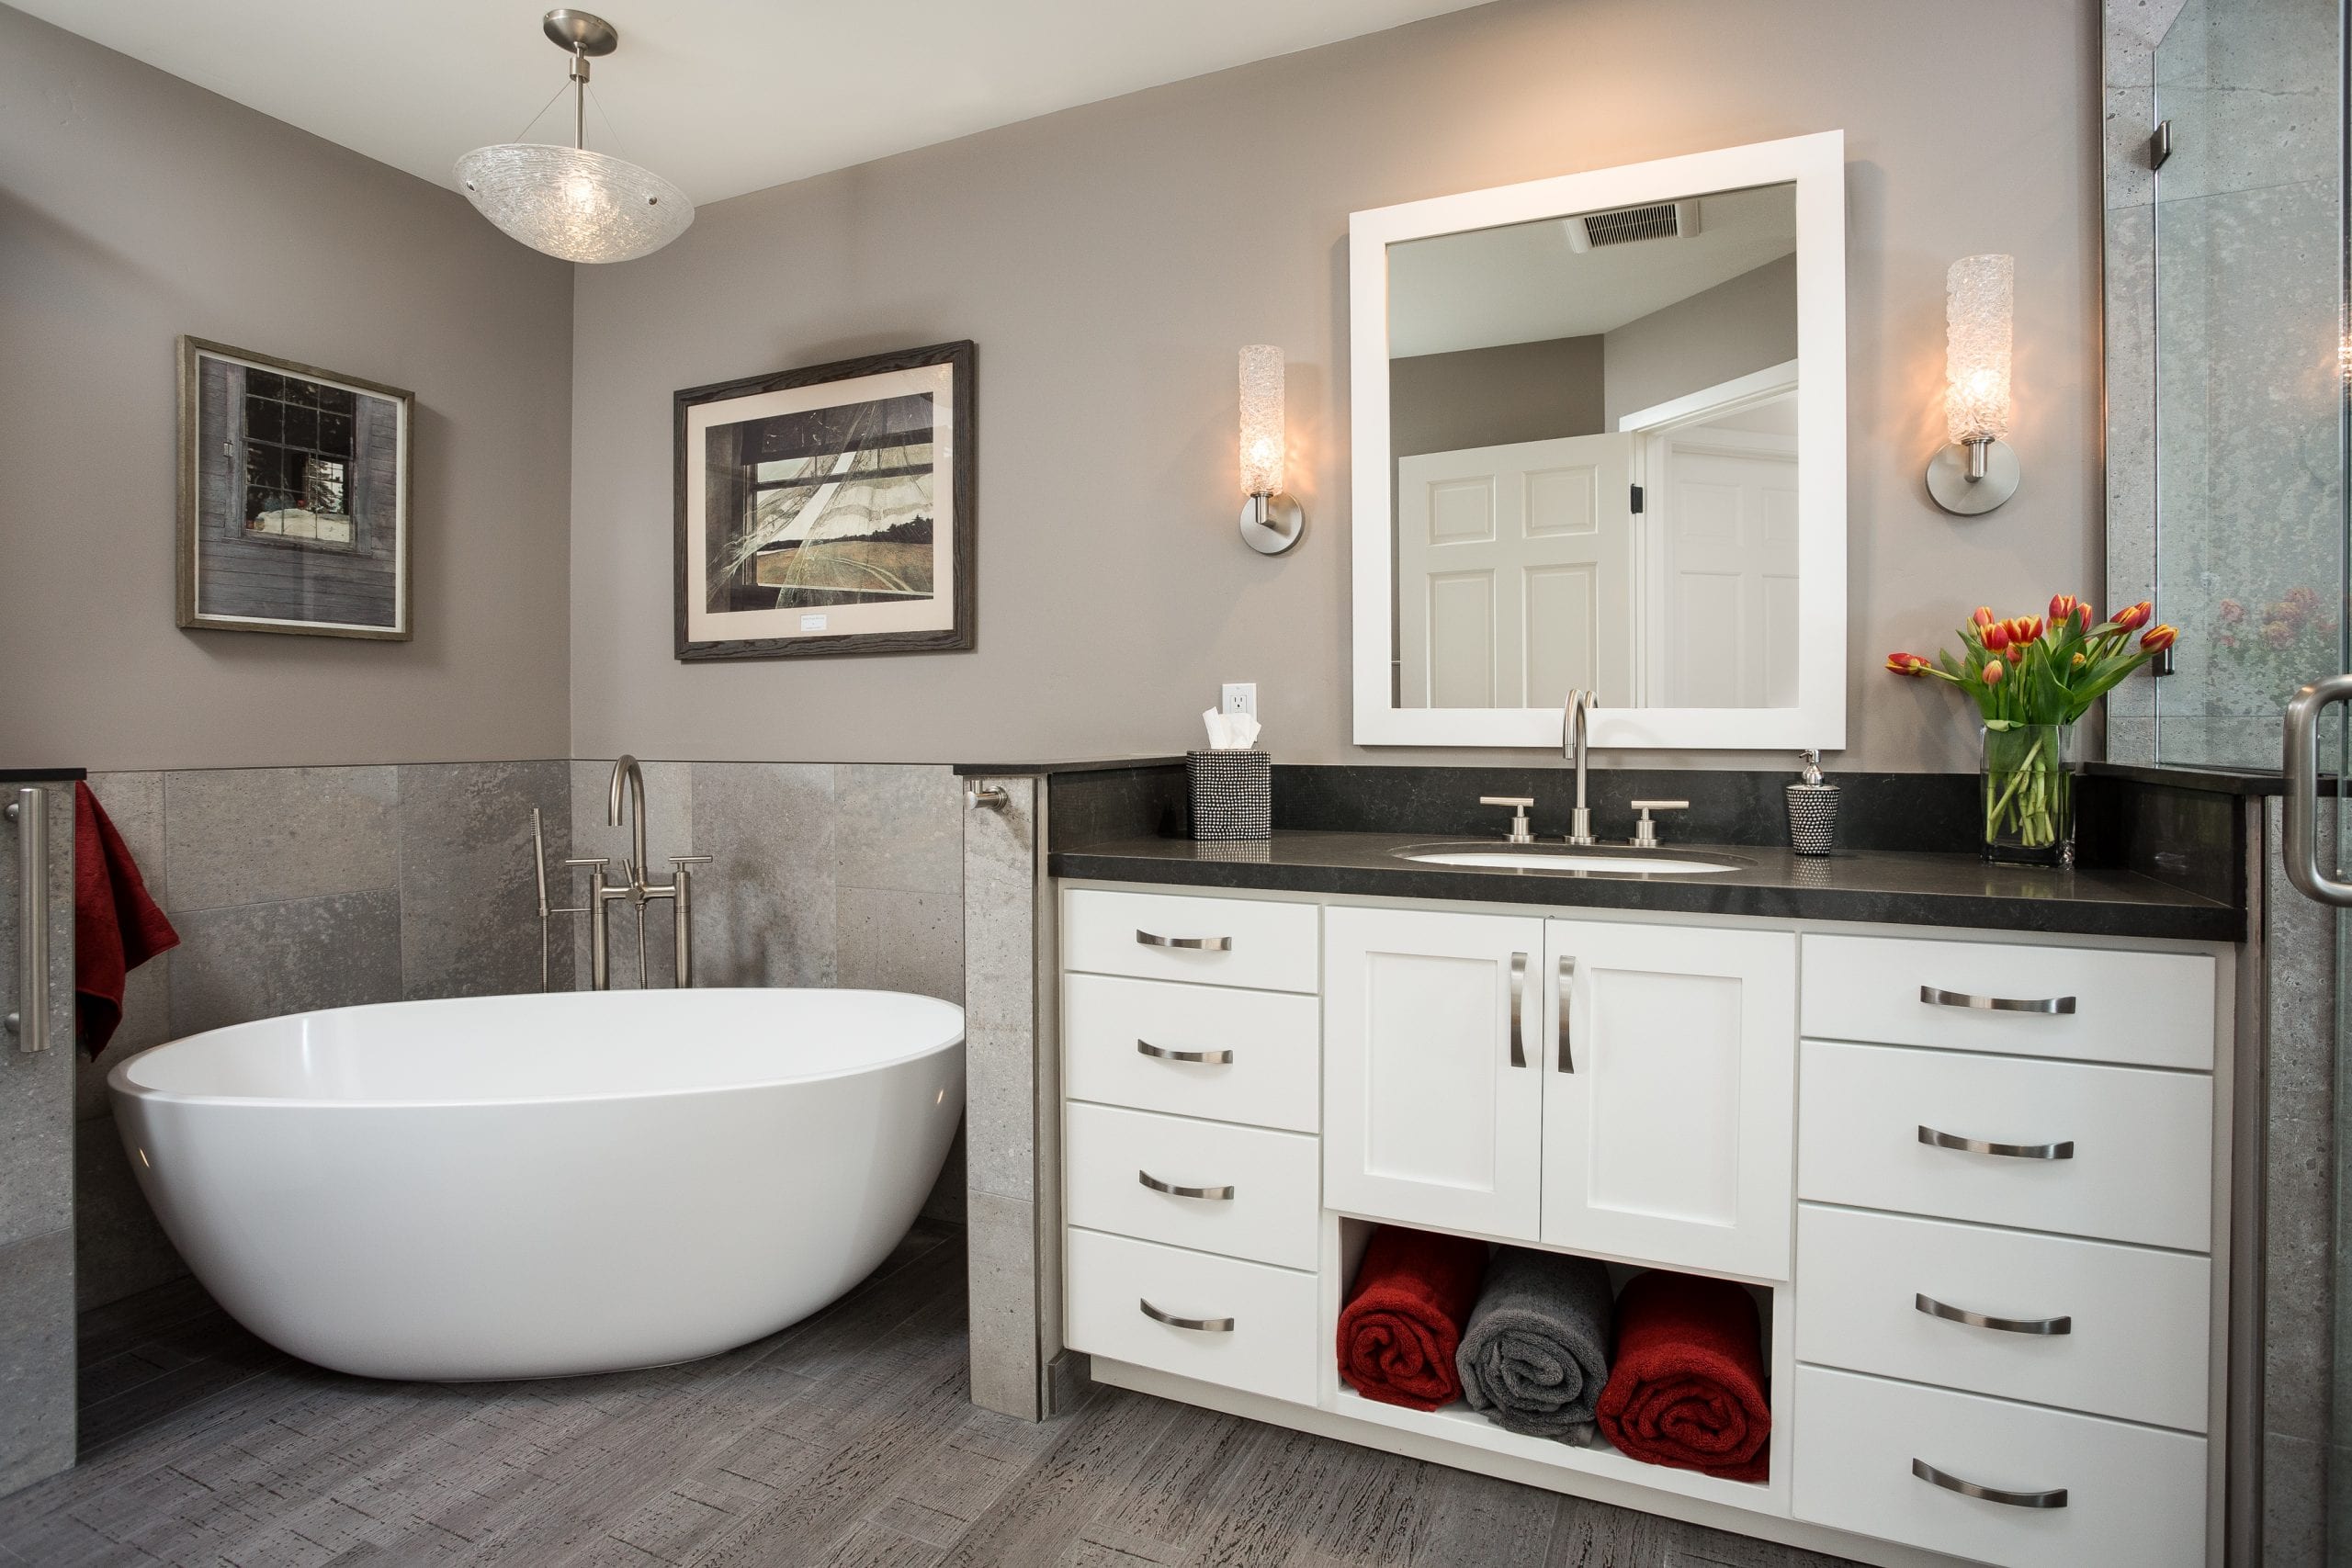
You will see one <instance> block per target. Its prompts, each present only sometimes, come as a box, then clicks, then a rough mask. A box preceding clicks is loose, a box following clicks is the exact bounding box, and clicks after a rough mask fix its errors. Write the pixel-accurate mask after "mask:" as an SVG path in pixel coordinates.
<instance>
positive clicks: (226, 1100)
mask: <svg viewBox="0 0 2352 1568" xmlns="http://www.w3.org/2000/svg"><path fill="white" fill-rule="evenodd" d="M665 988H666V987H650V989H652V990H654V991H657V992H658V991H661V990H663V989H665ZM692 989H694V990H697V991H704V992H711V993H721V994H729V995H741V996H763V995H775V994H779V993H781V994H786V995H791V994H797V993H809V994H821V995H826V996H842V997H857V996H871V997H907V998H913V999H915V1000H918V1001H921V1002H925V1003H930V1004H933V1005H935V1006H937V1007H941V1008H944V1009H946V1010H948V1012H949V1013H951V1014H952V1015H953V1028H952V1029H950V1030H949V1031H948V1032H947V1037H946V1038H944V1039H935V1040H933V1039H929V1038H928V1036H926V1039H927V1042H928V1043H923V1044H920V1045H918V1046H915V1047H913V1048H911V1049H909V1050H906V1051H902V1052H899V1053H897V1054H895V1055H888V1056H885V1057H882V1058H880V1059H877V1060H875V1061H870V1062H860V1063H858V1064H856V1065H855V1066H848V1067H841V1068H836V1069H834V1070H831V1071H829V1072H807V1073H796V1074H792V1075H789V1076H785V1077H759V1078H751V1079H746V1080H742V1081H739V1082H734V1083H722V1084H688V1085H682V1086H679V1087H677V1088H674V1089H615V1090H605V1091H598V1092H586V1093H579V1094H534V1095H531V1096H528V1097H523V1096H516V1095H492V1096H475V1097H469V1098H465V1099H436V1100H415V1099H401V1100H320V1099H313V1098H309V1097H298V1096H291V1095H254V1094H192V1093H187V1092H184V1091H181V1090H177V1089H154V1088H151V1087H150V1086H148V1085H145V1084H141V1083H136V1082H133V1081H132V1080H131V1078H130V1069H131V1068H132V1067H133V1066H135V1065H136V1064H138V1063H140V1062H142V1061H144V1060H145V1059H146V1058H148V1057H149V1056H152V1055H154V1054H155V1053H157V1052H159V1051H169V1050H171V1049H173V1048H175V1047H176V1046H181V1045H193V1044H196V1043H199V1042H202V1041H206V1040H209V1039H212V1038H213V1037H214V1036H216V1035H221V1034H226V1033H229V1032H232V1031H233V1030H239V1029H251V1028H253V1027H254V1025H255V1024H261V1023H275V1022H279V1021H284V1020H287V1019H296V1018H311V1017H316V1016H320V1015H323V1014H328V1013H342V1012H361V1011H376V1010H387V1009H391V1008H400V1009H403V1010H408V1009H414V1010H418V1011H424V1010H430V1009H435V1008H442V1007H449V1006H455V1005H459V1004H465V1003H474V1004H479V1003H481V1002H487V1001H504V1000H509V999H512V998H527V997H538V996H566V997H576V996H595V995H597V994H599V993H596V992H594V991H585V992H582V991H549V992H540V991H518V992H509V993H506V994H505V995H503V996H498V997H418V998H403V999H401V1000H397V1001H389V1002H355V1003H351V1004H349V1005H347V1006H345V1007H337V1008H306V1009H304V1010H302V1011H300V1012H286V1013H276V1014H273V1015H271V1016H270V1017H268V1018H257V1019H246V1020H243V1021H240V1022H237V1023H227V1024H222V1025H220V1027H219V1028H217V1029H206V1030H200V1031H198V1032H196V1033H194V1034H184V1035H181V1036H179V1037H178V1038H177V1039H175V1040H166V1041H163V1042H161V1043H157V1044H153V1045H150V1046H148V1047H146V1048H145V1049H144V1050H141V1051H135V1052H133V1053H131V1054H130V1055H128V1056H125V1057H124V1058H123V1059H122V1060H120V1061H119V1062H117V1063H115V1064H114V1066H111V1067H109V1068H107V1077H106V1087H107V1094H108V1095H109V1096H115V1095H119V1096H122V1097H123V1098H125V1099H130V1100H142V1101H146V1102H149V1103H152V1104H161V1105H203V1106H224V1107H225V1106H260V1107H269V1108H273V1109H278V1110H286V1111H467V1110H519V1109H523V1108H526V1107H530V1106H539V1105H583V1104H605V1103H611V1102H614V1101H620V1100H681V1099H691V1098H694V1097H697V1096H703V1095H714V1094H741V1093H744V1092H746V1091H749V1090H752V1089H789V1088H792V1087H795V1086H797V1085H801V1084H818V1083H830V1082H832V1081H834V1080H835V1079H839V1078H850V1077H863V1076H864V1075H865V1074H868V1073H877V1072H885V1071H888V1070H889V1069H890V1068H893V1067H901V1066H908V1065H909V1064H910V1063H914V1062H920V1061H922V1060H923V1059H924V1058H926V1057H929V1056H935V1055H943V1054H944V1053H945V1052H947V1051H950V1050H957V1049H961V1048H962V1046H963V1045H964V1043H965V1033H966V1027H965V1010H964V1009H963V1007H962V1006H961V1005H960V1004H958V1003H956V1002H951V1001H948V1000H945V999H944V998H939V997H929V996H924V995H922V993H921V992H918V991H888V990H881V989H877V988H876V987H868V986H848V987H833V986H696V987H692ZM621 994H624V995H628V994H634V993H633V992H625V993H621Z"/></svg>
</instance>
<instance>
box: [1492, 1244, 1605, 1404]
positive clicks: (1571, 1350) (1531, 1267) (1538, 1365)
mask: <svg viewBox="0 0 2352 1568" xmlns="http://www.w3.org/2000/svg"><path fill="white" fill-rule="evenodd" d="M1615 1317H1616V1299H1615V1297H1614V1295H1613V1294H1612V1293H1611V1291H1610V1289H1609V1270H1608V1269H1607V1268H1605V1267H1604V1266H1603V1265H1601V1264H1600V1263H1599V1262H1597V1261H1595V1260H1594V1259H1592V1258H1574V1257H1570V1256H1568V1255H1567V1254H1566V1253H1559V1252H1531V1251H1529V1250H1527V1249H1526V1248H1524V1247H1504V1248H1502V1249H1501V1250H1499V1251H1498V1252H1497V1253H1496V1254H1495V1256H1494V1259H1493V1261H1492V1262H1490V1263H1488V1264H1487V1288H1486V1289H1485V1291H1483V1292H1480V1294H1479V1297H1478V1304H1477V1305H1476V1306H1475V1307H1473V1308H1471V1309H1470V1321H1469V1323H1468V1324H1467V1325H1465V1326H1464V1328H1463V1330H1462V1346H1461V1348H1460V1349H1458V1350H1456V1351H1455V1352H1454V1357H1453V1364H1454V1366H1455V1367H1456V1368H1457V1369H1458V1370H1459V1371H1461V1373H1462V1391H1463V1393H1464V1395H1466V1396H1467V1397H1468V1399H1469V1401H1470V1408H1471V1409H1473V1410H1483V1411H1485V1412H1486V1413H1487V1419H1488V1420H1490V1421H1493V1422H1495V1423H1497V1424H1498V1425H1499V1426H1500V1427H1502V1428H1503V1429H1504V1430H1505V1431H1509V1432H1520V1433H1523V1434H1525V1435H1526V1436H1528V1437H1531V1438H1558V1439H1559V1440H1561V1441H1562V1442H1568V1443H1581V1442H1585V1441H1587V1440H1588V1439H1589V1438H1591V1436H1592V1426H1593V1404H1594V1402H1595V1401H1597V1400H1598V1399H1600V1385H1601V1384H1603V1383H1605V1382H1608V1381H1609V1347H1610V1345H1611V1341H1612V1339H1613V1338H1614V1333H1613V1329H1614V1320H1615Z"/></svg>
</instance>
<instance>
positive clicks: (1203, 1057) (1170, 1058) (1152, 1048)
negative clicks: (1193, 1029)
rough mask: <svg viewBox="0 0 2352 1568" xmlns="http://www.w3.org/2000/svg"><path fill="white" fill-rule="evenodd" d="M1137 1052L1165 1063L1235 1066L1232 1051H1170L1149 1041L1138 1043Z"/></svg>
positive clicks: (1139, 1041)
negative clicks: (1202, 1063)
mask: <svg viewBox="0 0 2352 1568" xmlns="http://www.w3.org/2000/svg"><path fill="white" fill-rule="evenodd" d="M1136 1051H1137V1052H1139V1053H1141V1054H1142V1055H1146V1056H1157V1057H1159V1059H1160V1060H1161V1061H1163V1062H1205V1063H1207V1064H1208V1065H1209V1066H1212V1067H1229V1066H1232V1065H1233V1053H1232V1052H1230V1051H1170V1049H1169V1048H1168V1047H1167V1046H1165V1045H1154V1044H1153V1043H1151V1042H1150V1041H1148V1040H1138V1041H1136Z"/></svg>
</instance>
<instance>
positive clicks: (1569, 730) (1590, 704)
mask: <svg viewBox="0 0 2352 1568" xmlns="http://www.w3.org/2000/svg"><path fill="white" fill-rule="evenodd" d="M1599 706H1600V703H1599V702H1597V701H1595V700H1594V698H1593V694H1591V693H1590V692H1589V691H1587V690H1586V689H1585V688H1584V687H1582V686H1577V687H1572V688H1571V689H1570V690H1569V692H1568V700H1567V703H1566V705H1564V706H1563V707H1562V708H1561V709H1560V750H1561V754H1562V755H1563V756H1565V757H1566V758H1567V760H1568V761H1571V762H1574V763H1575V764H1576V766H1577V806H1576V811H1575V813H1574V814H1573V815H1572V816H1570V817H1569V818H1568V842H1570V843H1572V844H1597V843H1599V842H1600V840H1598V839H1596V838H1594V837H1593V836H1592V813H1591V812H1590V811H1589V810H1587V809H1586V808H1585V802H1584V763H1585V753H1586V752H1588V751H1589V750H1592V745H1591V742H1590V741H1589V739H1587V735H1588V728H1587V723H1586V721H1587V719H1588V717H1589V716H1590V714H1591V712H1592V710H1593V709H1595V708H1597V707H1599Z"/></svg>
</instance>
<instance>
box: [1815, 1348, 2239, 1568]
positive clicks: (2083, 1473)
mask: <svg viewBox="0 0 2352 1568" xmlns="http://www.w3.org/2000/svg"><path fill="white" fill-rule="evenodd" d="M1791 1431H1792V1434H1793V1437H1794V1438H1795V1442H1794V1447H1795V1450H1796V1467H1795V1468H1796V1488H1795V1494H1794V1497H1795V1511H1796V1516H1797V1517H1799V1518H1801V1519H1810V1520H1812V1521H1814V1522H1815V1524H1824V1525H1832V1526H1835V1527H1836V1528H1838V1529H1848V1530H1853V1531H1856V1532H1857V1533H1859V1534H1862V1535H1872V1536H1879V1537H1883V1538H1884V1539H1886V1540H1899V1541H1907V1542H1909V1543H1910V1544H1912V1545H1914V1546H1921V1547H1927V1548H1928V1549H1930V1550H1932V1551H1945V1552H1950V1553H1951V1554H1952V1555H1953V1556H1956V1557H1973V1558H1975V1559H1977V1560H1978V1561H1980V1562H1995V1563H2001V1564H2004V1565H2006V1568H2085V1565H2086V1564H2091V1563H2116V1564H2122V1563H2129V1564H2131V1568H2199V1565H2201V1564H2202V1563H2203V1562H2205V1484H2206V1474H2205V1439H2204V1438H2192V1437H2187V1436H2184V1435H2183V1434H2181V1433H2178V1432H2159V1431H2156V1430H2155V1429H2154V1428H2152V1427H2132V1426H2126V1425H2124V1424H2123V1423H2121V1422H2118V1421H2103V1420H2100V1419H2099V1418H2098V1417H2097V1416H2075V1415H2071V1414H2069V1413H2067V1412H2064V1411H2060V1410H2043V1409H2040V1408H2037V1407H2035V1406H2033V1405H2027V1404H2011V1403H2009V1402H2008V1401H2007V1400H2002V1399H1986V1398H1984V1397H1982V1396H1981V1395H1978V1394H1973V1393H1950V1392H1948V1391H1946V1390H1943V1389H1934V1388H1921V1387H1918V1386H1917V1385H1916V1384H1912V1383H1897V1382H1882V1381H1881V1380H1879V1379H1877V1378H1866V1377H1861V1376H1859V1375H1857V1374H1855V1373H1852V1372H1835V1371H1824V1370H1823V1369H1821V1368H1818V1367H1799V1368H1798V1369H1797V1401H1796V1408H1795V1410H1794V1412H1793V1413H1792V1421H1791ZM1914 1461H1920V1462H1924V1463H1926V1464H1928V1465H1930V1466H1933V1467H1935V1468H1936V1469H1938V1470H1939V1471H1941V1472H1943V1473H1944V1474H1945V1475H1947V1476H1949V1477H1951V1478H1954V1479H1957V1480H1961V1481H1967V1482H1973V1483H1975V1484H1977V1485H1979V1486H1985V1487H1995V1488H1998V1489H2000V1490H2002V1491H2004V1492H2009V1493H2017V1494H2035V1493H2042V1492H2047V1491H2051V1490H2054V1489H2057V1488H2064V1492H2065V1506H2063V1507H2024V1506H2016V1505H2014V1504H2011V1503H2002V1502H1996V1501H1992V1500H1989V1499H1985V1498H1981V1497H1971V1496H1965V1495H1962V1494H1961V1493H1958V1492H1954V1491H1950V1490H1947V1489H1946V1488H1945V1487H1942V1486H1939V1485H1937V1484H1935V1483H1932V1482H1930V1481H1928V1480H1926V1479H1924V1478H1922V1477H1920V1476H1918V1475H1917V1474H1915V1473H1913V1471H1912V1465H1913V1462H1914Z"/></svg>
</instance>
